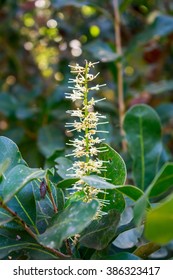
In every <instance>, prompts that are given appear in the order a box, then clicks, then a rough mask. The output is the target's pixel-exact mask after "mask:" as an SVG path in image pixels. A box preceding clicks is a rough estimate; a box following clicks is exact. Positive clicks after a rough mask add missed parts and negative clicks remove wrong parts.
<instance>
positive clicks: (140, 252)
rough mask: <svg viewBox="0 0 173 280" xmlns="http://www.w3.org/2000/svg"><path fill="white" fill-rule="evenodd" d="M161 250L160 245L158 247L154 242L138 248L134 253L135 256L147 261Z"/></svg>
mask: <svg viewBox="0 0 173 280" xmlns="http://www.w3.org/2000/svg"><path fill="white" fill-rule="evenodd" d="M159 249H160V245H158V244H156V243H154V242H148V243H146V244H144V245H141V246H140V247H138V248H137V249H136V250H135V251H134V252H133V254H134V255H136V256H138V257H140V258H142V259H146V258H147V257H148V256H149V255H151V254H152V253H154V252H156V251H157V250H159Z"/></svg>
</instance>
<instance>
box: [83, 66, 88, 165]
mask: <svg viewBox="0 0 173 280" xmlns="http://www.w3.org/2000/svg"><path fill="white" fill-rule="evenodd" d="M87 74H88V62H87V61H86V65H85V84H84V86H85V93H84V105H85V106H86V107H85V118H86V117H87V116H88V114H89V112H88V108H87V105H88V81H87ZM88 131H89V130H88V128H85V141H86V152H87V153H88V152H89V139H88V136H87V135H88ZM88 161H89V154H87V155H86V162H88Z"/></svg>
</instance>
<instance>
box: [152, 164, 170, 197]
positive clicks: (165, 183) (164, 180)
mask: <svg viewBox="0 0 173 280" xmlns="http://www.w3.org/2000/svg"><path fill="white" fill-rule="evenodd" d="M172 187H173V163H171V162H169V163H166V164H165V165H164V166H163V167H162V168H161V170H160V171H159V173H158V174H157V175H156V177H155V178H154V180H153V182H152V183H151V186H150V187H149V191H148V192H149V196H150V197H154V196H158V195H160V194H162V193H164V192H166V191H167V190H169V188H172Z"/></svg>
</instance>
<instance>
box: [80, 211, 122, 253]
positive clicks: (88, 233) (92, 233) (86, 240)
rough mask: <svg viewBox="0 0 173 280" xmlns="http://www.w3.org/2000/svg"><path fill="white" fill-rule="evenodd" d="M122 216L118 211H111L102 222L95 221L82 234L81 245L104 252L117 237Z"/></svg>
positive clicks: (103, 217)
mask: <svg viewBox="0 0 173 280" xmlns="http://www.w3.org/2000/svg"><path fill="white" fill-rule="evenodd" d="M119 220H120V214H119V213H118V212H117V211H116V210H110V211H109V213H108V214H106V215H104V216H102V218H101V219H100V220H94V221H93V222H92V223H91V224H90V225H89V226H88V227H87V228H86V229H85V230H84V231H83V232H82V234H81V238H80V240H79V242H80V244H81V245H83V246H85V247H89V248H94V249H96V250H102V249H104V248H106V247H107V246H108V244H109V243H110V241H111V240H112V239H113V238H114V237H115V235H116V229H117V225H118V223H119Z"/></svg>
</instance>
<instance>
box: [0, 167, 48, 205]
mask: <svg viewBox="0 0 173 280" xmlns="http://www.w3.org/2000/svg"><path fill="white" fill-rule="evenodd" d="M45 174H46V171H44V170H41V169H38V168H29V167H27V166H25V165H22V164H20V165H17V166H15V167H14V168H13V169H12V170H11V171H9V172H8V176H7V178H6V179H4V180H3V184H2V188H3V190H2V195H3V200H4V202H5V203H6V202H7V201H9V200H10V199H11V198H12V197H14V196H15V195H16V194H17V193H18V192H19V191H20V190H21V189H22V188H23V187H24V186H25V185H26V184H27V183H29V182H30V181H32V180H35V179H39V178H43V177H44V176H45Z"/></svg>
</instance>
